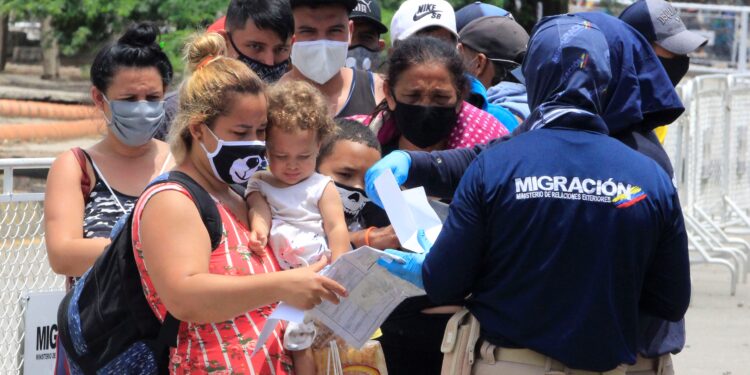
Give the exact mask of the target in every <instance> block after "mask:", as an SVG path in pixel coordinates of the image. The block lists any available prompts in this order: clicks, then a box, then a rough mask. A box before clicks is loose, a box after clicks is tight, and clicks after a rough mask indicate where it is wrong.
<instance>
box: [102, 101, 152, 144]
mask: <svg viewBox="0 0 750 375" xmlns="http://www.w3.org/2000/svg"><path fill="white" fill-rule="evenodd" d="M104 101H105V102H107V104H109V111H110V112H111V113H112V118H107V124H108V125H109V128H110V129H112V133H114V134H115V136H116V137H117V139H119V140H120V141H121V142H122V143H124V144H126V145H128V146H130V147H138V146H143V145H145V144H146V143H148V141H150V140H151V138H153V137H154V134H156V131H157V130H159V128H160V127H161V125H162V124H163V123H164V121H165V114H164V101H158V102H150V101H146V100H140V101H137V102H131V101H125V100H112V101H110V100H109V99H107V97H106V96H105V97H104ZM104 117H105V118H106V117H107V116H106V115H105V116H104Z"/></svg>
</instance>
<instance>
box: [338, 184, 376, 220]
mask: <svg viewBox="0 0 750 375" xmlns="http://www.w3.org/2000/svg"><path fill="white" fill-rule="evenodd" d="M334 184H335V185H336V190H338V192H339V196H340V197H341V203H343V205H344V218H345V220H346V225H347V227H348V228H349V230H350V231H356V230H361V229H362V228H364V225H363V220H362V217H361V213H362V210H363V209H364V208H365V206H366V205H367V204H368V203H370V199H369V198H367V193H365V191H364V190H362V189H357V188H355V187H351V186H347V185H344V184H340V183H338V182H334Z"/></svg>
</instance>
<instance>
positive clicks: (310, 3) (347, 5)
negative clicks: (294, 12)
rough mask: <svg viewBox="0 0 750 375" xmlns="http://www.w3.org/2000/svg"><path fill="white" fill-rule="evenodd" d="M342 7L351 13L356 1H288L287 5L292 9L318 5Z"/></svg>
mask: <svg viewBox="0 0 750 375" xmlns="http://www.w3.org/2000/svg"><path fill="white" fill-rule="evenodd" d="M336 4H339V5H343V6H344V7H345V8H346V10H347V11H348V12H349V13H351V12H352V10H354V7H356V6H357V0H290V1H289V5H291V6H292V9H294V8H296V7H299V6H319V5H336Z"/></svg>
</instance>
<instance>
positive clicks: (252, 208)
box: [246, 191, 271, 252]
mask: <svg viewBox="0 0 750 375" xmlns="http://www.w3.org/2000/svg"><path fill="white" fill-rule="evenodd" d="M246 199H247V207H248V211H247V214H248V223H250V242H249V243H248V247H250V249H251V250H252V251H254V252H258V251H263V249H264V248H265V247H266V243H267V242H268V233H269V232H270V231H271V207H270V206H269V205H268V202H266V199H265V198H263V195H261V194H260V192H257V191H254V192H252V193H250V194H249V195H248V196H247V198H246Z"/></svg>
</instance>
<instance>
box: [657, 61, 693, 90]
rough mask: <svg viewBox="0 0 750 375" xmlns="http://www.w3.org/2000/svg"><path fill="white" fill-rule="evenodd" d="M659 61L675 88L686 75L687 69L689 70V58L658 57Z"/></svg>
mask: <svg viewBox="0 0 750 375" xmlns="http://www.w3.org/2000/svg"><path fill="white" fill-rule="evenodd" d="M659 61H661V65H662V66H663V67H664V70H666V71H667V75H668V76H669V80H670V81H672V85H673V86H675V87H676V86H677V84H678V83H680V80H681V79H682V77H684V76H685V74H687V72H688V69H690V57H689V56H677V57H673V58H671V59H670V58H666V57H661V56H659Z"/></svg>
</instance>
